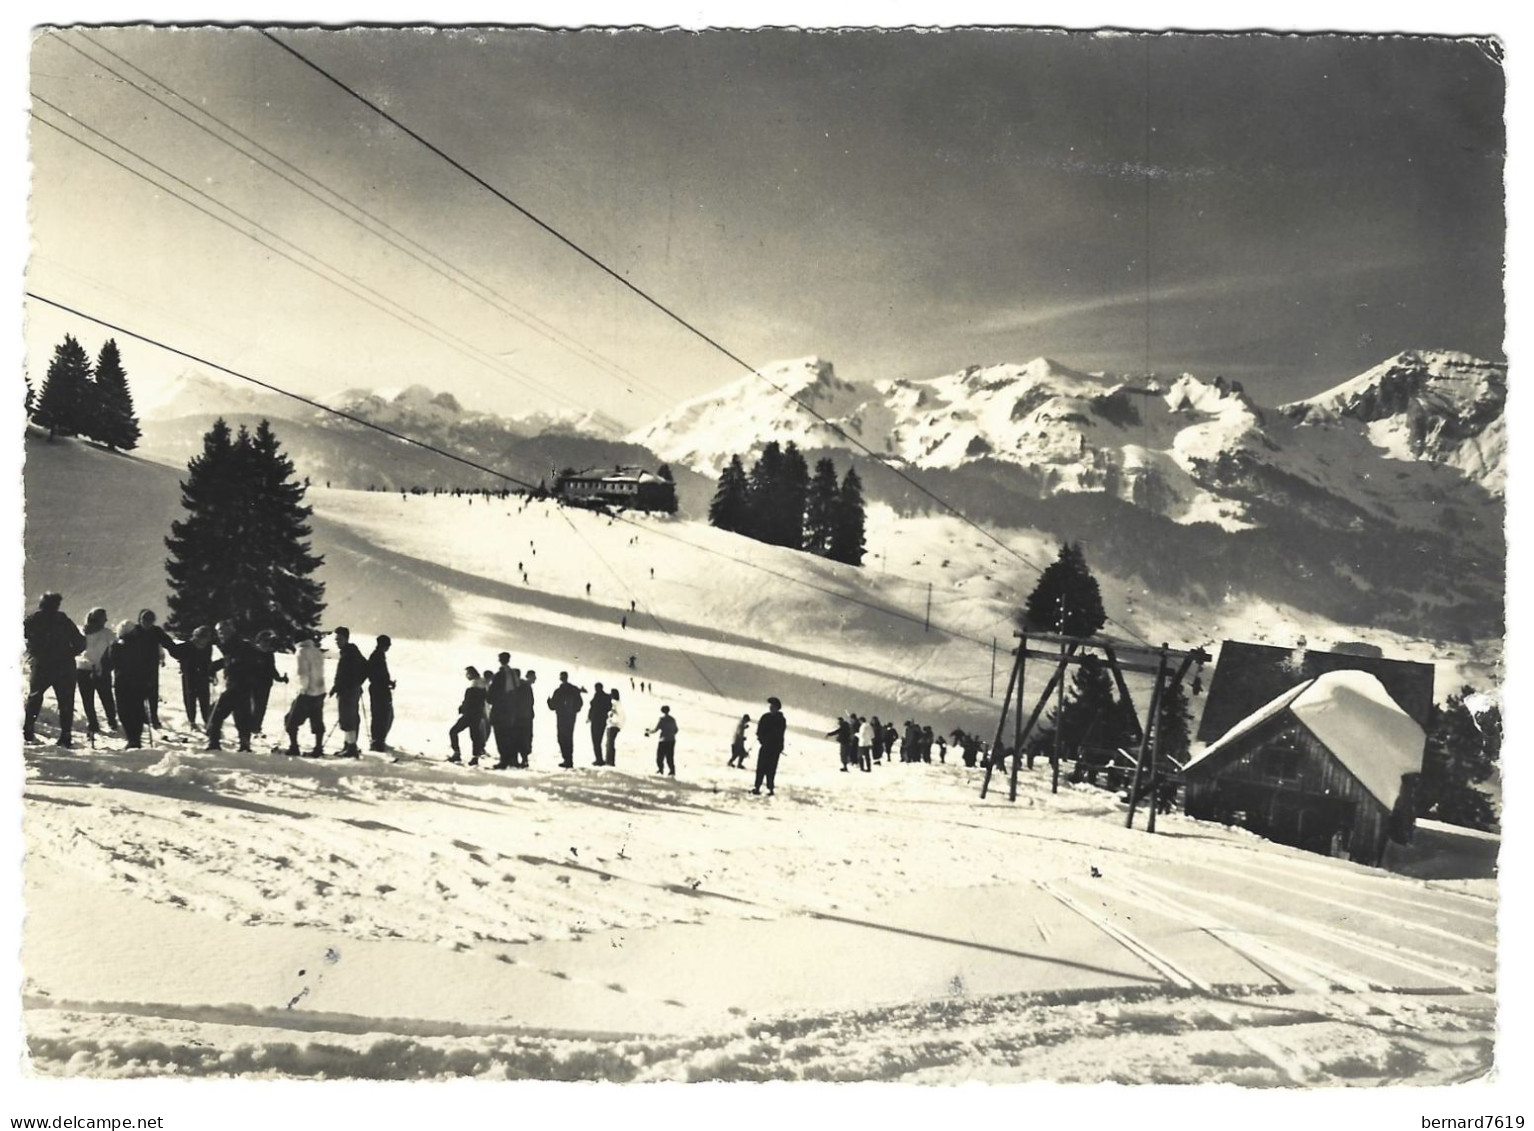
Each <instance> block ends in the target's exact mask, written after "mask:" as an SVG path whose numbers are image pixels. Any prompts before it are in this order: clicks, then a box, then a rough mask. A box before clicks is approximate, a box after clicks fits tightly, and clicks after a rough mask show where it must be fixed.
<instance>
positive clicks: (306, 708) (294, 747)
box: [282, 636, 325, 758]
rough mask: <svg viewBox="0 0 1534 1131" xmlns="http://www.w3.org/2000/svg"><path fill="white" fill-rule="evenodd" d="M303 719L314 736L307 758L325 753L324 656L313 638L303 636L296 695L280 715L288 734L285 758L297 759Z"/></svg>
mask: <svg viewBox="0 0 1534 1131" xmlns="http://www.w3.org/2000/svg"><path fill="white" fill-rule="evenodd" d="M305 720H307V721H308V723H309V729H310V731H311V732H313V734H314V749H313V750H311V751H309V753H308V755H306V756H307V757H310V758H318V757H320V756H321V755H322V754H324V753H325V653H324V652H322V651H320V644H319V638H318V637H317V636H305V637H304V638H303V639H301V640H299V642H298V695H297V696H296V697H295V698H294V699H293V705H292V706H291V707H289V708H288V713H287V714H286V715H284V716H283V719H282V724H283V726H284V727H285V728H287V732H288V757H290V758H297V757H298V755H299V750H298V728H299V725H300V724H301V723H303V722H304V721H305Z"/></svg>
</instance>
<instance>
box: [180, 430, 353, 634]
mask: <svg viewBox="0 0 1534 1131" xmlns="http://www.w3.org/2000/svg"><path fill="white" fill-rule="evenodd" d="M307 489H308V483H307V481H306V482H304V483H297V482H294V480H293V463H292V461H291V460H289V459H288V458H287V456H286V455H284V454H283V452H282V449H281V446H280V445H279V444H278V441H277V437H276V435H275V434H274V433H273V432H272V430H271V426H270V424H268V423H267V422H266V421H264V420H263V421H262V422H261V424H260V425H259V426H258V427H257V429H256V433H255V435H254V436H252V435H251V434H250V433H249V432H247V431H246V430H245V429H244V428H241V429H240V431H239V433H238V435H236V436H233V437H231V435H230V432H229V426H228V425H227V424H225V423H224V421H223V420H222V419H220V420H218V421H216V422H215V423H214V425H213V427H212V428H211V429H210V430H209V431H208V433H207V434H206V435H205V436H204V437H203V450H202V452H201V454H199V455H197V456H195V457H193V459H192V461H191V462H190V463H189V464H188V465H187V477H186V479H185V481H183V482H182V484H181V504H182V506H183V507H184V508H185V509H186V512H187V513H186V517H185V518H184V519H182V520H179V521H176V522H173V523H171V533H170V537H169V538H167V539H166V540H165V545H166V548H167V549H169V550H170V557H169V559H167V561H166V563H165V568H166V573H167V574H168V576H169V579H170V587H171V595H170V616H169V617H168V618H167V620H166V625H167V627H168V628H170V629H171V630H172V631H176V632H182V633H187V632H190V631H192V629H194V628H196V627H197V626H198V625H203V624H206V625H212V624H215V623H216V622H218V621H220V620H232V621H234V622H235V624H236V625H237V626H238V627H239V629H240V631H241V632H245V633H253V632H258V631H260V630H261V629H263V628H270V629H272V630H274V631H275V632H276V633H277V635H278V638H279V639H280V640H282V641H284V642H290V641H292V640H294V639H295V638H296V637H297V636H298V635H300V634H301V633H305V632H312V631H313V630H314V629H315V628H317V627H318V626H319V621H320V614H321V613H322V612H323V611H324V607H325V606H324V601H323V596H324V591H325V587H324V584H323V583H321V582H318V581H315V580H314V579H313V578H312V577H311V576H310V575H311V574H313V573H314V571H315V570H316V569H318V568H319V566H320V564H321V563H322V561H323V559H322V558H320V557H318V556H316V555H314V554H312V553H310V549H309V543H308V538H309V535H310V527H309V525H308V519H309V516H310V514H311V513H312V512H311V509H310V508H309V507H306V506H304V505H303V498H304V494H305V492H306V490H307Z"/></svg>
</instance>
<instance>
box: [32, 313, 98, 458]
mask: <svg viewBox="0 0 1534 1131" xmlns="http://www.w3.org/2000/svg"><path fill="white" fill-rule="evenodd" d="M90 393H91V359H90V358H89V357H88V356H87V355H86V352H85V350H84V349H82V348H81V346H80V343H79V342H77V341H75V339H74V335H72V334H65V335H64V340H63V341H62V342H61V343H59V344H58V345H57V346H55V347H54V350H53V360H52V361H51V362H49V364H48V376H47V377H46V378H45V379H44V381H43V387H42V390H41V391H40V392H39V393H38V394H37V408H36V410H35V412H34V413H33V419H34V420H36V421H37V423H38V424H40V425H42V426H43V427H44V428H46V429H48V438H49V439H52V438H53V436H54V435H55V434H56V433H58V434H62V435H65V436H74V435H78V434H79V433H81V432H82V431H84V430H85V425H86V424H87V422H88V420H89V397H90Z"/></svg>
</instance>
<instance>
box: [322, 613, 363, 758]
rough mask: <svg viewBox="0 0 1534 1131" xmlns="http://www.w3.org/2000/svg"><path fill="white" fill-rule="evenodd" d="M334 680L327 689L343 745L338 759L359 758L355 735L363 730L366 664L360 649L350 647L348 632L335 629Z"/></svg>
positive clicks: (350, 640) (351, 644)
mask: <svg viewBox="0 0 1534 1131" xmlns="http://www.w3.org/2000/svg"><path fill="white" fill-rule="evenodd" d="M336 652H337V657H336V677H335V682H334V683H332V684H331V686H330V694H332V695H334V696H335V698H336V715H337V721H336V725H337V726H339V727H340V728H341V737H342V740H343V741H342V745H341V750H340V753H339V754H338V755H337V757H340V758H360V757H362V751H361V749H360V748H358V746H357V734H358V732H359V731H361V730H362V713H361V711H360V710H359V706H360V704H361V702H362V684H363V683H364V682H365V681H366V680H367V677H368V662H367V660H366V659H364V658H363V655H362V649H360V648H358V647H357V646H356V645H355V644H353V643H352V632H351V629H349V628H337V629H336Z"/></svg>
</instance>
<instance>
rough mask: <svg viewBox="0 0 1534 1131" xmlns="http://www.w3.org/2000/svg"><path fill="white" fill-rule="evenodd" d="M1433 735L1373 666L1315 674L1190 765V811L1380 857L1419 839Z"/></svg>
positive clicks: (1324, 847)
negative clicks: (1419, 803) (1417, 813)
mask: <svg viewBox="0 0 1534 1131" xmlns="http://www.w3.org/2000/svg"><path fill="white" fill-rule="evenodd" d="M1425 742H1426V734H1425V732H1424V731H1423V729H1422V727H1421V726H1420V725H1419V724H1418V723H1417V721H1416V720H1415V719H1413V718H1412V717H1411V715H1410V714H1408V713H1407V712H1406V711H1405V710H1404V709H1403V708H1402V707H1401V706H1400V704H1398V703H1397V702H1396V701H1395V699H1393V698H1392V697H1391V695H1390V693H1389V691H1387V690H1386V688H1385V685H1384V683H1383V682H1382V681H1381V680H1380V679H1379V678H1378V677H1377V676H1375V675H1373V674H1372V673H1369V672H1364V671H1356V670H1346V669H1341V670H1336V671H1330V672H1326V673H1323V674H1321V675H1318V676H1315V677H1314V678H1311V679H1308V680H1305V681H1304V682H1302V683H1299V684H1297V685H1295V686H1293V687H1291V688H1289V689H1288V690H1286V691H1284V692H1283V693H1282V694H1280V695H1278V696H1277V697H1276V698H1274V699H1272V700H1271V701H1269V702H1268V703H1265V704H1263V705H1262V706H1261V707H1260V708H1259V709H1258V710H1256V711H1254V712H1253V713H1252V714H1250V715H1248V716H1247V717H1246V718H1244V719H1241V720H1240V721H1239V722H1237V723H1236V724H1235V725H1234V726H1232V727H1231V728H1230V729H1229V730H1228V731H1227V732H1226V733H1225V734H1224V735H1222V736H1221V737H1220V738H1219V739H1218V740H1217V741H1215V742H1214V743H1213V744H1211V745H1210V746H1209V747H1208V748H1206V749H1205V750H1204V751H1203V753H1202V754H1199V755H1198V756H1197V757H1195V758H1194V759H1193V760H1192V761H1191V762H1189V763H1188V765H1187V766H1186V767H1185V768H1184V769H1183V781H1184V786H1185V797H1186V801H1185V805H1186V808H1187V812H1188V815H1189V816H1191V817H1199V818H1203V819H1205V820H1216V821H1221V822H1223V823H1225V824H1236V825H1241V826H1243V827H1245V828H1248V829H1251V830H1252V831H1253V832H1256V833H1259V834H1260V835H1262V836H1265V837H1267V838H1268V839H1270V840H1274V841H1278V842H1279V843H1281V844H1291V845H1294V846H1296V847H1299V848H1305V849H1309V850H1311V851H1313V852H1321V853H1325V854H1328V855H1345V856H1347V857H1348V858H1349V859H1351V860H1355V861H1357V862H1359V863H1362V864H1378V863H1379V862H1380V860H1381V858H1382V857H1383V855H1384V852H1385V846H1386V843H1387V841H1389V840H1392V839H1394V840H1396V841H1400V842H1403V843H1404V842H1406V841H1408V840H1410V838H1411V830H1412V825H1413V809H1414V800H1415V798H1414V794H1415V787H1416V781H1417V776H1418V775H1419V774H1420V772H1421V770H1422V751H1423V746H1424V744H1425Z"/></svg>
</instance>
